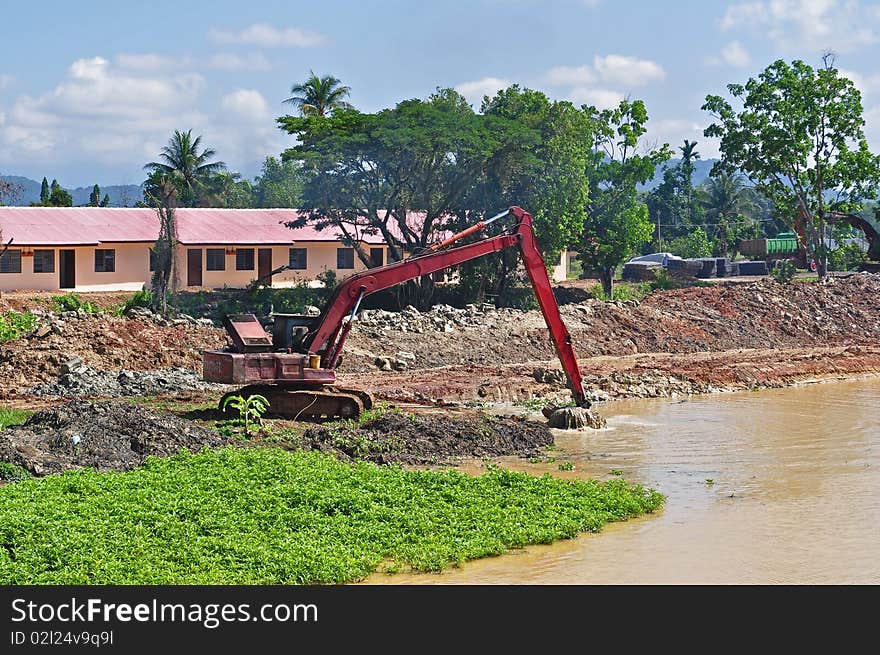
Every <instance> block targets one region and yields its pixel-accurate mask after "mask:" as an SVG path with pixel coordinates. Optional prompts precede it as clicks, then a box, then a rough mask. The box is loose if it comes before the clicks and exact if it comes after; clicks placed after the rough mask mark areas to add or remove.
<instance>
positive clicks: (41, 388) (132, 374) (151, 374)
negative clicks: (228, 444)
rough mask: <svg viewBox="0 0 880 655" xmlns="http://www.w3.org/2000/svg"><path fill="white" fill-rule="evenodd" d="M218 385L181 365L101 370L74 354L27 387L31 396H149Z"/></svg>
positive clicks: (200, 389)
mask: <svg viewBox="0 0 880 655" xmlns="http://www.w3.org/2000/svg"><path fill="white" fill-rule="evenodd" d="M216 388H218V385H215V384H211V383H209V382H205V381H203V380H202V379H201V377H200V376H199V375H198V374H197V373H195V372H194V371H191V370H189V369H185V368H179V367H173V368H164V369H158V370H153V371H127V370H122V371H118V372H114V371H101V370H98V369H94V368H91V367H90V366H86V365H85V364H83V362H82V360H81V359H80V358H79V357H74V358H73V359H70V360H68V361H66V362H64V363H63V364H62V365H61V369H60V371H59V377H58V379H57V380H56V381H54V382H46V383H44V384H40V385H37V386H35V387H33V388H31V389H30V390H29V392H30V393H32V394H33V395H35V396H63V397H71V396H101V397H107V398H117V397H121V396H152V395H156V394H163V393H177V392H180V391H207V390H212V389H216Z"/></svg>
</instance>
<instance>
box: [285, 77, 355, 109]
mask: <svg viewBox="0 0 880 655" xmlns="http://www.w3.org/2000/svg"><path fill="white" fill-rule="evenodd" d="M290 93H291V96H290V97H289V98H287V99H286V100H285V101H284V102H285V103H287V104H290V105H293V106H294V107H296V109H298V110H299V112H300V114H301V115H302V116H319V117H324V116H328V115H329V114H331V113H332V112H333V111H334V110H336V109H351V108H352V106H351V104H349V103H348V102H347V101H346V98H347V97H348V96H349V95H350V94H351V88H350V87H347V86H345V85H344V84H342V82H341V81H340V80H339V79H337V78H335V77H333V76H332V75H324V76H323V77H318V76H317V75H315V73H314V72H313V71H309V77H308V79H306V80H305V81H304V82H300V83H298V84H294V85H293V86H292V87H291V88H290Z"/></svg>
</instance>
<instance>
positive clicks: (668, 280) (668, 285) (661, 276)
mask: <svg viewBox="0 0 880 655" xmlns="http://www.w3.org/2000/svg"><path fill="white" fill-rule="evenodd" d="M650 284H651V290H652V291H669V290H670V289H677V288H678V287H679V284H678V282H676V280H675V278H674V277H672V276H671V275H670V274H669V271H667V270H666V269H665V268H664V269H662V270H657V271H655V272H654V280H653V281H652V282H651V283H650Z"/></svg>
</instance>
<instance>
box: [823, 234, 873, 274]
mask: <svg viewBox="0 0 880 655" xmlns="http://www.w3.org/2000/svg"><path fill="white" fill-rule="evenodd" d="M867 259H868V253H867V251H866V250H865V249H864V248H862V246H860V245H859V244H858V243H857V242H855V241H850V242H848V243H844V244H843V245H841V246H839V247H837V248H835V249H834V250H832V251H830V252H829V253H828V270H829V271H854V270H856V269H857V268H858V267H859V264H861V263H862V262H863V261H866V260H867Z"/></svg>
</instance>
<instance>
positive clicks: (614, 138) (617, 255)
mask: <svg viewBox="0 0 880 655" xmlns="http://www.w3.org/2000/svg"><path fill="white" fill-rule="evenodd" d="M588 113H589V114H590V117H591V119H592V123H593V130H594V137H593V152H592V165H591V170H592V174H591V177H592V179H591V180H590V181H589V187H590V193H589V198H588V200H587V212H586V217H585V219H584V225H583V230H582V233H581V235H580V237H581V238H580V240H579V241H578V243H577V246H576V247H577V252H578V259H579V260H580V261H581V262H582V263H583V265H584V266H585V267H586V268H588V269H590V270H594V271H598V273H599V279H600V281H601V282H602V291H603V294H604V296H605V297H606V298H613V297H614V272H615V270H616V268H617V266H618V265H619V264H621V263H623V262H624V261H626V259H627V258H628V257H630V256H631V255H632V254H633V253H634V252H636V249H637V248H638V247H639V246H641V245H642V244H644V243H646V242H648V241H650V240H651V235H652V234H653V232H654V226H653V224H652V223H651V219H650V217H649V215H648V206H647V205H646V204H645V203H644V202H642V201H641V200H639V197H638V192H637V190H636V187H637V186H638V185H639V184H644V183H645V182H647V181H648V180H650V179H651V178H652V177H653V176H654V170H655V169H656V168H657V166H658V165H660V164H661V163H663V162H664V161H666V160H667V159H669V157H670V155H671V154H672V153H671V151H670V149H669V146H668V145H667V144H663V145H662V146H661V147H659V148H656V149H648V148H647V147H644V146H645V144H644V142H643V141H642V142H640V140H641V139H642V137H643V136H644V135H645V132H647V129H648V128H647V123H648V110H647V109H646V108H645V103H644V102H642V101H641V100H634V101H629V100H622V101H621V102H620V104H619V105H618V106H617V107H615V108H614V109H606V110H604V111H598V110H596V109H593V108H590V110H588ZM642 150H644V154H639V153H640V151H642Z"/></svg>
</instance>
